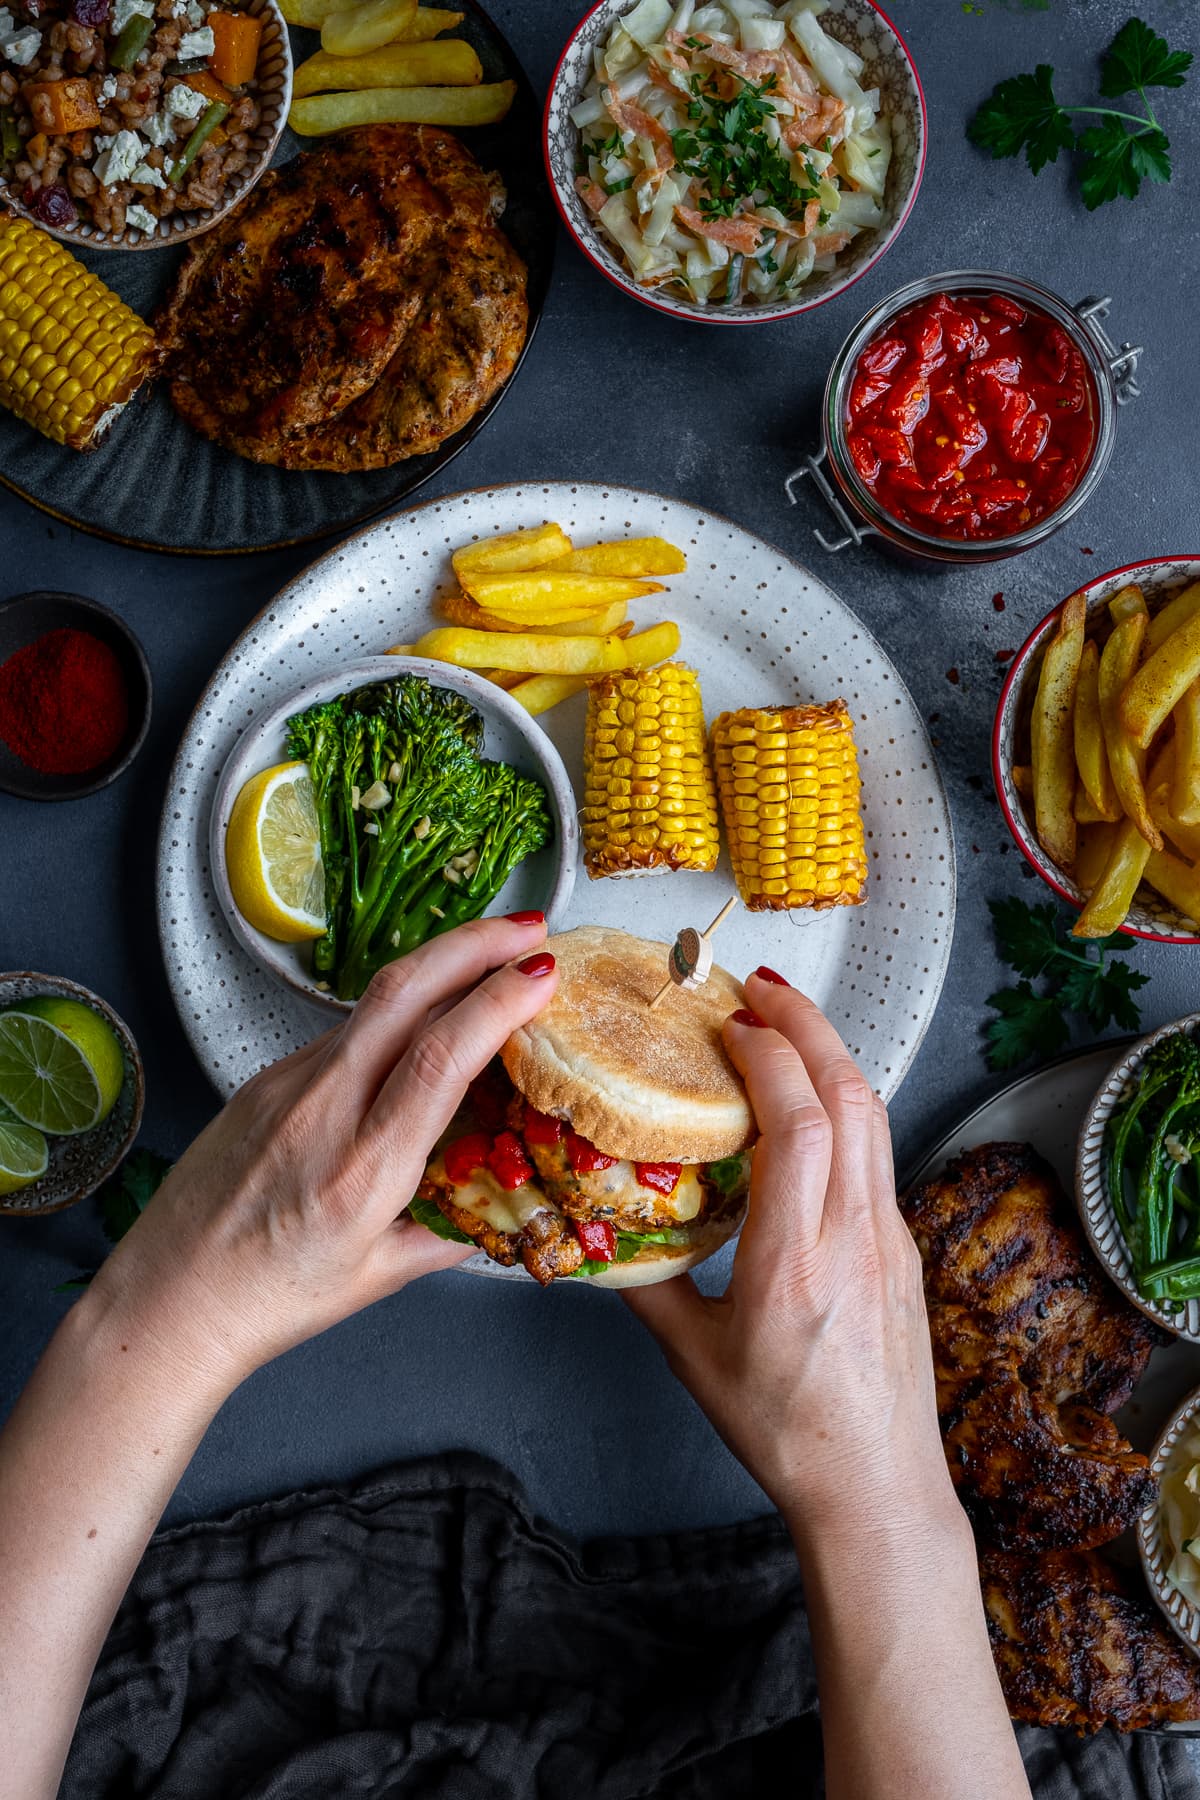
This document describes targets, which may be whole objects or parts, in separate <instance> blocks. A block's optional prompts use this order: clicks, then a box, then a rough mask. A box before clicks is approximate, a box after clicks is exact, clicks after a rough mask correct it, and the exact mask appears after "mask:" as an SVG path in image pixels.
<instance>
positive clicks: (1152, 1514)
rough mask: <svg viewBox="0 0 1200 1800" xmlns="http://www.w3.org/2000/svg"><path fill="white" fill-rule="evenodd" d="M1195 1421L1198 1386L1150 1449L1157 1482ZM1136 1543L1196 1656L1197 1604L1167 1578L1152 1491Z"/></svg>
mask: <svg viewBox="0 0 1200 1800" xmlns="http://www.w3.org/2000/svg"><path fill="white" fill-rule="evenodd" d="M1197 1424H1200V1388H1196V1389H1195V1390H1194V1392H1192V1393H1190V1394H1189V1395H1188V1397H1187V1399H1186V1400H1185V1401H1184V1402H1183V1405H1182V1406H1181V1407H1180V1408H1179V1410H1178V1411H1177V1412H1176V1413H1175V1414H1174V1415H1173V1417H1172V1418H1171V1419H1170V1420H1169V1421H1168V1422H1167V1424H1166V1425H1165V1426H1164V1428H1163V1430H1162V1432H1161V1434H1160V1435H1159V1438H1158V1441H1157V1443H1156V1444H1155V1446H1154V1448H1153V1450H1152V1451H1151V1452H1150V1473H1151V1474H1152V1475H1153V1477H1154V1479H1155V1481H1156V1482H1157V1483H1159V1484H1161V1482H1162V1478H1163V1475H1164V1474H1165V1473H1166V1470H1167V1468H1168V1466H1169V1464H1170V1463H1171V1461H1172V1459H1173V1457H1174V1456H1175V1453H1176V1451H1177V1449H1178V1448H1179V1446H1180V1444H1181V1442H1182V1441H1183V1439H1184V1438H1185V1437H1186V1436H1187V1435H1188V1433H1189V1431H1190V1430H1191V1429H1192V1428H1193V1427H1194V1426H1196V1425H1197ZM1137 1544H1138V1555H1139V1556H1140V1557H1141V1561H1142V1573H1143V1574H1144V1575H1145V1577H1146V1583H1147V1586H1148V1587H1149V1589H1150V1592H1151V1593H1152V1594H1153V1595H1154V1598H1155V1600H1156V1601H1157V1603H1158V1606H1159V1609H1160V1611H1161V1612H1162V1614H1163V1617H1164V1618H1165V1619H1166V1621H1167V1624H1168V1625H1170V1627H1171V1629H1172V1630H1173V1631H1174V1632H1175V1633H1176V1635H1177V1636H1178V1637H1180V1638H1182V1639H1183V1642H1184V1643H1185V1644H1186V1645H1187V1647H1188V1649H1189V1650H1190V1651H1191V1652H1192V1654H1193V1655H1195V1656H1200V1607H1196V1606H1193V1604H1192V1603H1191V1601H1190V1600H1189V1599H1188V1598H1187V1596H1186V1595H1185V1594H1183V1593H1181V1592H1180V1590H1179V1589H1178V1588H1177V1587H1176V1586H1175V1584H1174V1582H1172V1581H1169V1580H1168V1579H1167V1570H1168V1569H1169V1568H1170V1566H1171V1563H1172V1560H1173V1555H1174V1552H1173V1547H1172V1545H1171V1543H1170V1540H1169V1539H1168V1536H1167V1532H1166V1530H1165V1528H1164V1521H1163V1502H1162V1496H1161V1494H1155V1496H1154V1499H1153V1500H1152V1501H1151V1503H1150V1505H1149V1506H1148V1507H1147V1508H1146V1509H1145V1511H1144V1512H1143V1513H1142V1514H1141V1515H1140V1517H1139V1519H1138V1522H1137Z"/></svg>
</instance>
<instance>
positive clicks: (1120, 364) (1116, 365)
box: [1071, 294, 1145, 406]
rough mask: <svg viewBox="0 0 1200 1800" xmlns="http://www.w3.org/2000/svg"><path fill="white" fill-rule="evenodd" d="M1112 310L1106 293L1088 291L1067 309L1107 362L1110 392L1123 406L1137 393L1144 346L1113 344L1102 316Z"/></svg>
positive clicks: (1136, 395) (1109, 297)
mask: <svg viewBox="0 0 1200 1800" xmlns="http://www.w3.org/2000/svg"><path fill="white" fill-rule="evenodd" d="M1111 310H1112V297H1111V296H1110V295H1108V294H1102V295H1094V294H1093V295H1089V296H1088V298H1087V299H1086V300H1077V301H1076V302H1075V305H1074V306H1073V307H1072V308H1071V311H1072V312H1073V313H1074V314H1075V316H1076V318H1077V319H1079V320H1081V321H1082V323H1083V324H1084V325H1085V326H1086V327H1087V329H1088V330H1089V331H1090V332H1091V334H1092V336H1093V337H1094V338H1095V340H1096V342H1097V343H1098V344H1099V346H1100V348H1101V350H1102V351H1103V352H1104V360H1105V361H1106V362H1107V364H1108V372H1109V374H1110V375H1111V376H1112V384H1113V392H1114V393H1115V394H1116V397H1117V405H1118V406H1127V405H1128V404H1129V402H1130V401H1131V400H1136V399H1137V397H1138V395H1139V394H1140V393H1141V391H1142V390H1141V388H1140V387H1139V386H1138V384H1137V366H1138V358H1139V357H1140V356H1141V354H1142V352H1143V350H1144V349H1145V346H1144V345H1143V344H1121V345H1117V344H1114V343H1113V341H1112V339H1111V338H1110V337H1109V335H1108V333H1107V331H1105V329H1104V326H1103V325H1102V324H1101V322H1100V321H1101V320H1102V319H1107V317H1108V315H1109V313H1110V311H1111Z"/></svg>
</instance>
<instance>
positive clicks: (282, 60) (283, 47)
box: [0, 0, 292, 250]
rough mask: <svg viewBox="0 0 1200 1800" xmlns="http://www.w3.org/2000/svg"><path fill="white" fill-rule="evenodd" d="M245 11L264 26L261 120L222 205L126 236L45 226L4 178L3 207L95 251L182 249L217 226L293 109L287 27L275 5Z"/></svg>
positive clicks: (256, 175)
mask: <svg viewBox="0 0 1200 1800" xmlns="http://www.w3.org/2000/svg"><path fill="white" fill-rule="evenodd" d="M243 10H244V11H246V12H250V13H255V14H257V15H258V16H259V17H260V18H261V19H262V22H263V34H262V39H261V41H260V43H259V50H258V67H257V69H256V70H255V74H254V85H253V88H252V89H251V92H252V93H253V95H254V98H255V99H256V100H257V101H258V108H259V117H258V124H257V125H256V126H255V128H254V131H253V133H252V135H251V143H250V160H249V162H248V163H246V164H245V166H244V167H243V168H241V169H239V170H238V172H237V174H236V175H235V176H234V177H233V179H232V180H231V181H230V183H229V185H228V187H227V188H226V189H225V195H224V198H223V199H222V201H221V204H220V205H219V206H215V207H213V209H212V211H211V212H205V211H201V210H200V209H198V208H196V207H191V208H189V209H188V210H187V211H184V210H183V209H182V208H181V209H178V210H177V211H175V212H173V213H172V214H171V216H170V218H167V219H160V220H159V222H158V229H157V231H153V232H144V231H136V230H134V229H133V228H132V227H130V226H126V228H125V230H124V231H120V232H110V231H101V230H100V229H99V228H98V227H97V226H95V225H93V224H92V222H91V220H90V219H85V218H83V217H80V218H78V219H76V221H75V223H74V224H73V225H47V224H45V223H44V222H43V220H41V219H39V218H38V217H37V214H36V213H34V212H31V211H30V209H29V207H27V206H26V205H25V203H24V201H23V200H22V199H21V197H20V189H19V187H18V186H16V184H14V183H11V182H8V181H5V180H4V179H3V178H0V202H2V203H4V204H5V205H7V206H10V207H11V208H12V210H13V211H14V212H16V213H20V215H21V217H22V218H23V219H28V220H29V221H30V223H31V224H33V225H36V226H37V228H38V230H39V231H45V232H48V233H49V235H50V236H51V237H56V238H61V239H62V241H63V243H64V244H73V245H75V246H76V247H82V246H84V245H86V246H87V247H88V248H89V249H92V250H161V249H163V248H164V247H165V246H166V245H167V244H182V243H184V242H186V240H187V239H188V238H194V237H198V236H199V235H200V233H201V232H203V231H211V230H212V228H213V226H214V225H219V224H220V222H221V220H222V219H223V218H225V217H226V216H227V214H229V213H230V212H232V210H233V208H234V207H235V206H236V205H237V203H238V201H239V200H241V199H244V197H245V196H246V195H247V194H248V193H249V192H250V189H251V188H252V187H253V186H254V185H255V183H256V182H257V181H258V180H259V179H260V178H261V177H262V176H263V175H265V174H266V172H267V169H268V168H269V167H270V163H271V158H272V157H273V156H274V154H275V147H276V145H277V144H278V143H279V139H280V137H281V136H282V135H283V128H284V126H285V125H286V124H287V116H288V108H289V107H290V106H291V104H292V50H291V44H290V43H289V41H288V28H287V23H286V21H285V19H284V16H283V14H282V13H281V12H280V10H279V7H278V5H277V0H243Z"/></svg>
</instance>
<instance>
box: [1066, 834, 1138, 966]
mask: <svg viewBox="0 0 1200 1800" xmlns="http://www.w3.org/2000/svg"><path fill="white" fill-rule="evenodd" d="M1149 858H1150V846H1149V844H1148V843H1147V842H1146V840H1145V838H1144V837H1143V836H1142V834H1141V832H1140V831H1139V830H1138V828H1137V826H1136V825H1135V824H1134V822H1133V820H1132V819H1123V820H1122V821H1121V823H1120V824H1119V825H1118V826H1117V829H1116V833H1115V835H1114V837H1113V840H1112V844H1111V846H1110V849H1109V853H1108V859H1107V861H1106V862H1105V864H1104V868H1103V870H1102V871H1101V874H1100V878H1099V880H1098V881H1097V882H1096V885H1095V887H1094V888H1093V889H1092V891H1091V893H1090V895H1089V896H1088V903H1087V905H1086V906H1085V907H1084V909H1083V911H1082V912H1081V913H1080V915H1079V917H1078V918H1077V919H1076V921H1075V923H1074V925H1073V926H1072V927H1071V936H1072V937H1077V938H1102V937H1109V936H1110V935H1111V934H1112V933H1113V932H1114V931H1116V929H1117V927H1118V926H1119V925H1123V924H1124V923H1125V919H1126V917H1127V916H1128V913H1129V908H1130V907H1131V906H1132V905H1133V896H1134V895H1135V894H1136V892H1137V887H1138V882H1139V881H1140V880H1141V879H1142V876H1143V874H1144V872H1145V869H1146V864H1147V862H1148V861H1149Z"/></svg>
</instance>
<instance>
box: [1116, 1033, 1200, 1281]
mask: <svg viewBox="0 0 1200 1800" xmlns="http://www.w3.org/2000/svg"><path fill="white" fill-rule="evenodd" d="M1105 1152H1106V1174H1107V1180H1108V1191H1109V1194H1110V1196H1111V1198H1112V1203H1113V1207H1114V1210H1115V1212H1116V1215H1117V1220H1118V1223H1119V1224H1120V1226H1121V1230H1122V1232H1123V1233H1124V1236H1125V1240H1126V1243H1127V1244H1128V1246H1129V1252H1130V1256H1131V1258H1132V1261H1133V1265H1134V1272H1135V1276H1136V1278H1137V1281H1138V1285H1139V1287H1140V1289H1141V1291H1142V1293H1144V1294H1147V1295H1152V1296H1157V1297H1159V1298H1185V1297H1186V1294H1185V1293H1183V1292H1182V1291H1179V1289H1180V1282H1181V1280H1184V1264H1185V1263H1186V1264H1188V1265H1191V1264H1194V1263H1196V1260H1197V1257H1198V1256H1200V1210H1198V1208H1197V1202H1196V1199H1195V1198H1194V1197H1193V1195H1192V1194H1191V1193H1190V1192H1189V1191H1188V1186H1187V1181H1188V1179H1189V1177H1186V1176H1185V1175H1184V1170H1186V1169H1189V1168H1190V1166H1191V1163H1192V1159H1193V1156H1194V1155H1196V1154H1200V1046H1198V1045H1197V1043H1196V1040H1195V1039H1194V1038H1193V1037H1192V1036H1191V1034H1190V1033H1188V1032H1183V1031H1176V1032H1172V1033H1170V1035H1169V1036H1167V1037H1164V1038H1160V1039H1159V1041H1158V1042H1157V1043H1156V1044H1154V1045H1152V1046H1151V1048H1150V1049H1149V1050H1148V1051H1147V1053H1146V1056H1145V1059H1144V1061H1143V1063H1142V1066H1141V1068H1140V1070H1139V1071H1138V1075H1137V1078H1136V1081H1135V1082H1134V1084H1133V1085H1132V1086H1131V1088H1130V1090H1129V1092H1128V1093H1127V1094H1126V1095H1125V1097H1124V1098H1123V1100H1122V1101H1121V1102H1120V1104H1119V1105H1118V1106H1117V1107H1116V1108H1115V1109H1114V1111H1113V1113H1112V1115H1111V1117H1110V1119H1109V1121H1108V1127H1107V1131H1106V1141H1105ZM1186 1279H1187V1281H1189V1282H1192V1283H1193V1285H1192V1287H1191V1291H1192V1292H1200V1285H1196V1284H1195V1278H1194V1272H1193V1273H1189V1274H1188V1275H1187V1277H1186Z"/></svg>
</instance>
